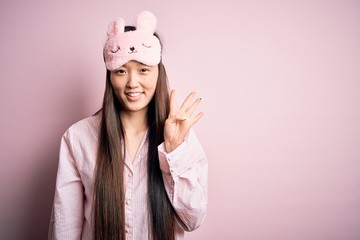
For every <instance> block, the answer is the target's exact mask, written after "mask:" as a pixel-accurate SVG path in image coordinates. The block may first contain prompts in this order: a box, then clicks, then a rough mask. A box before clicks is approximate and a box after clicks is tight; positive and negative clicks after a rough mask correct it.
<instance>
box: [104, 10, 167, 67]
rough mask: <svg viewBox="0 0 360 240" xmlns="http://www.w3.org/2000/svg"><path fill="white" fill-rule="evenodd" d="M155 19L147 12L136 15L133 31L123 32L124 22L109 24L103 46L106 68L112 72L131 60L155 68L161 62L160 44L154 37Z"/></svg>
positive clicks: (120, 19)
mask: <svg viewBox="0 0 360 240" xmlns="http://www.w3.org/2000/svg"><path fill="white" fill-rule="evenodd" d="M156 22H157V20H156V17H155V16H154V14H152V13H151V12H149V11H143V12H141V13H139V14H138V15H137V18H136V21H135V28H136V30H134V31H128V32H125V31H124V30H125V21H124V19H122V18H117V19H115V20H114V21H112V22H111V23H110V24H109V27H108V31H107V37H108V39H107V41H106V43H105V46H104V59H105V65H106V68H107V69H108V70H110V71H114V70H116V69H117V68H119V67H121V66H122V65H124V64H125V63H127V62H128V61H131V60H135V61H138V62H141V63H143V64H145V65H148V66H155V65H157V64H159V63H160V60H161V44H160V41H159V39H158V38H157V37H156V36H154V33H155V29H156Z"/></svg>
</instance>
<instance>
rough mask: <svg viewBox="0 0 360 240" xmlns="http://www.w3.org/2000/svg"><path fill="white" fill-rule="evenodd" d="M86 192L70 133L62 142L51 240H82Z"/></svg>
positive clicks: (50, 233)
mask: <svg viewBox="0 0 360 240" xmlns="http://www.w3.org/2000/svg"><path fill="white" fill-rule="evenodd" d="M83 198H84V190H83V185H82V182H81V179H80V174H79V172H78V169H77V166H76V163H75V158H74V153H73V151H72V146H71V143H70V141H69V134H68V132H67V133H65V134H64V136H63V137H62V140H61V146H60V156H59V166H58V172H57V178H56V189H55V197H54V204H53V210H52V216H51V221H50V227H49V239H66V240H68V239H81V232H82V225H83V221H84V214H83Z"/></svg>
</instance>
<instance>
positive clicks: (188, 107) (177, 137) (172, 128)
mask: <svg viewBox="0 0 360 240" xmlns="http://www.w3.org/2000/svg"><path fill="white" fill-rule="evenodd" d="M195 95H196V93H195V92H192V93H190V94H189V95H188V96H187V97H186V99H185V101H184V102H183V104H182V105H181V107H180V108H178V107H177V106H176V100H175V98H176V92H175V90H172V91H171V93H170V113H169V117H168V119H166V121H165V126H164V142H165V150H166V152H168V153H169V152H172V151H173V150H174V149H175V148H177V147H178V146H179V145H180V144H181V143H182V142H183V141H184V140H185V138H186V136H187V135H188V133H189V130H190V128H191V127H192V126H193V125H194V124H195V123H196V122H197V121H199V120H200V118H201V117H202V116H203V115H204V113H203V112H200V113H198V114H197V115H196V116H195V117H192V114H193V112H194V111H195V109H196V107H197V106H198V105H199V103H200V102H201V98H196V99H195V100H193V98H194V97H195Z"/></svg>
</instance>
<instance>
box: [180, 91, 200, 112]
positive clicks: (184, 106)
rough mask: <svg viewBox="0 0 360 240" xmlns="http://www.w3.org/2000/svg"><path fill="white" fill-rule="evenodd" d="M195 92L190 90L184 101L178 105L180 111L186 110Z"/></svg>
mask: <svg viewBox="0 0 360 240" xmlns="http://www.w3.org/2000/svg"><path fill="white" fill-rule="evenodd" d="M195 94H196V92H191V93H190V94H189V95H188V96H187V97H186V99H185V101H184V102H183V104H182V105H181V107H180V110H181V111H184V112H185V111H186V110H187V109H188V107H189V105H190V103H191V100H192V98H193V97H194V96H195Z"/></svg>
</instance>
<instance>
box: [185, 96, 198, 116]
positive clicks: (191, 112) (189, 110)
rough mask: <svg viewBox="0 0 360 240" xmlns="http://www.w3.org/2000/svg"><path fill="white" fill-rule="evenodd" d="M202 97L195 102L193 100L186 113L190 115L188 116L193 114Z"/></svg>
mask: <svg viewBox="0 0 360 240" xmlns="http://www.w3.org/2000/svg"><path fill="white" fill-rule="evenodd" d="M201 100H202V99H201V98H197V99H196V100H195V102H193V103H192V104H191V106H190V107H189V108H188V109H187V110H186V114H187V115H188V116H191V115H192V114H193V112H194V111H195V109H196V108H197V106H198V105H199V104H200V102H201Z"/></svg>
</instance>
